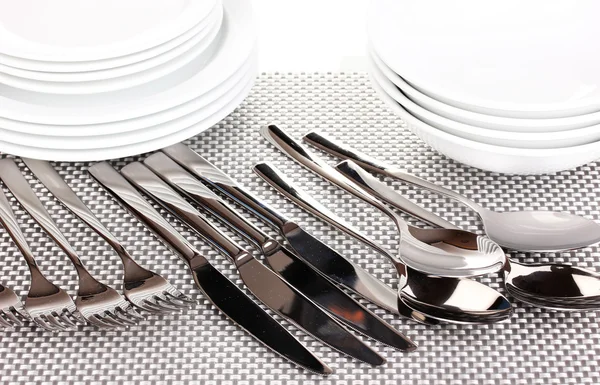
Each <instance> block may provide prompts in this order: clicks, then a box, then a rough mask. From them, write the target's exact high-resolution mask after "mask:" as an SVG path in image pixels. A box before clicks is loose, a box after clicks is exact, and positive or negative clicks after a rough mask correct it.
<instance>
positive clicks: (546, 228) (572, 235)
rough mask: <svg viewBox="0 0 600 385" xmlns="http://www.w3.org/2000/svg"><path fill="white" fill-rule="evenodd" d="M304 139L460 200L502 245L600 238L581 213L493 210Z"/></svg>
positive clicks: (321, 140) (319, 138) (336, 146)
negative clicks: (476, 215)
mask: <svg viewBox="0 0 600 385" xmlns="http://www.w3.org/2000/svg"><path fill="white" fill-rule="evenodd" d="M304 140H305V141H307V142H308V143H310V144H312V145H313V146H315V147H317V148H319V149H321V150H323V151H325V152H327V153H329V154H331V155H334V156H337V157H338V158H342V159H350V160H352V161H354V162H356V163H358V164H359V165H361V166H362V167H364V168H366V169H368V170H370V171H373V172H375V173H378V174H383V175H387V176H389V177H391V178H395V179H398V180H401V181H404V182H408V183H411V184H414V185H417V186H420V187H423V188H425V189H427V190H430V191H433V192H436V193H438V194H441V195H444V196H446V197H449V198H452V199H455V200H457V201H459V202H460V203H462V204H464V205H465V206H467V207H469V208H470V209H471V210H473V211H475V212H476V213H477V214H478V215H479V217H480V218H481V220H482V222H483V226H484V228H485V232H486V234H487V236H488V237H490V239H492V240H493V241H495V242H496V243H498V244H499V245H500V246H503V247H506V248H509V249H513V250H522V251H535V252H554V251H561V250H571V249H577V248H581V247H586V246H589V245H591V244H594V243H597V242H599V241H600V225H598V224H597V223H596V222H594V221H592V220H589V219H586V218H583V217H581V216H578V215H573V214H569V213H562V212H555V211H508V212H495V211H491V210H488V209H486V208H484V207H482V206H480V205H479V204H477V203H475V202H473V201H472V200H470V199H468V198H465V197H464V196H462V195H460V194H458V193H456V192H454V191H452V190H450V189H447V188H445V187H442V186H438V185H437V184H435V183H432V182H429V181H427V180H425V179H421V178H419V177H417V176H414V175H412V174H409V173H406V172H404V171H402V170H401V169H399V168H397V167H394V166H390V165H387V164H385V163H384V162H381V161H379V160H377V159H375V158H372V157H370V156H368V155H365V154H361V153H360V152H358V151H355V150H353V149H352V148H350V147H349V146H347V145H345V144H343V143H340V142H335V141H334V140H332V139H330V138H328V137H327V136H325V135H323V134H321V133H317V132H314V131H313V132H309V133H308V134H306V135H305V136H304Z"/></svg>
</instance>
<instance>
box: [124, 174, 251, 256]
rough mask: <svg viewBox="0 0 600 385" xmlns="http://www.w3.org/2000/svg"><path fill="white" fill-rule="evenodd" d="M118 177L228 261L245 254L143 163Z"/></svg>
mask: <svg viewBox="0 0 600 385" xmlns="http://www.w3.org/2000/svg"><path fill="white" fill-rule="evenodd" d="M121 174H123V176H124V177H125V178H126V179H127V180H128V181H129V182H131V183H132V184H133V185H134V186H135V187H137V188H138V189H140V190H141V191H143V192H144V193H145V194H147V195H149V196H150V197H151V198H152V199H154V200H155V201H156V203H158V204H160V205H161V206H163V207H164V208H165V209H166V210H168V211H169V212H171V213H172V214H173V215H174V216H175V217H177V218H180V219H181V220H182V221H183V222H185V223H186V224H188V225H190V226H191V227H192V228H193V229H194V230H196V231H197V232H198V234H199V235H200V236H202V238H204V239H205V240H206V241H208V242H209V243H210V244H211V245H212V246H214V247H215V248H216V249H218V250H219V251H220V252H222V253H223V254H225V255H226V256H228V257H229V258H230V259H232V260H233V259H235V258H236V257H237V256H238V255H239V254H241V253H242V252H245V251H244V249H243V248H242V247H240V246H238V245H237V244H236V243H235V242H234V241H233V240H231V239H230V238H229V237H227V236H226V235H225V234H223V233H222V232H221V231H220V230H219V229H217V228H216V227H214V226H213V225H212V224H211V223H210V222H208V221H207V220H206V219H205V218H204V217H203V216H202V214H200V213H199V212H198V210H196V209H195V208H194V207H192V205H190V204H189V203H188V202H187V201H186V200H185V199H183V197H182V196H181V195H179V194H177V192H176V191H175V190H173V189H172V188H171V187H169V186H168V185H167V184H166V183H165V182H163V181H162V179H160V178H159V177H158V176H157V175H156V174H154V173H153V172H152V171H150V169H149V168H148V167H146V166H144V165H143V164H142V163H140V162H133V163H130V164H128V165H127V166H125V167H123V168H122V169H121Z"/></svg>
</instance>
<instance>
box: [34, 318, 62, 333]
mask: <svg viewBox="0 0 600 385" xmlns="http://www.w3.org/2000/svg"><path fill="white" fill-rule="evenodd" d="M33 322H35V324H36V325H38V326H40V327H41V328H42V329H46V330H49V331H51V332H55V331H57V330H58V329H57V328H56V327H55V326H53V325H51V324H49V323H48V322H47V321H46V320H45V319H43V318H42V317H35V318H34V319H33Z"/></svg>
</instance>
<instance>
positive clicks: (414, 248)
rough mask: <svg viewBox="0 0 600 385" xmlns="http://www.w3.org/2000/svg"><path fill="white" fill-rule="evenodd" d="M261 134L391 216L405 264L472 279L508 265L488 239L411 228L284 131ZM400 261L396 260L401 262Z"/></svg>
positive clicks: (270, 128)
mask: <svg viewBox="0 0 600 385" xmlns="http://www.w3.org/2000/svg"><path fill="white" fill-rule="evenodd" d="M260 132H261V134H262V136H263V137H264V138H265V139H267V141H269V142H270V143H271V144H273V145H274V146H275V147H276V148H278V149H279V150H280V151H282V152H283V153H284V154H286V155H287V156H289V157H290V158H292V159H293V160H295V161H296V162H298V163H299V164H301V165H303V166H304V167H306V168H307V169H309V170H311V171H313V172H314V173H316V174H317V175H320V176H321V177H323V178H324V179H326V180H328V181H329V182H331V183H334V184H335V185H337V186H338V187H341V188H343V189H344V190H346V191H348V192H349V193H351V194H352V195H354V196H356V197H357V198H359V199H362V200H363V201H365V202H367V203H369V204H371V205H372V206H374V207H376V208H377V209H379V210H381V211H382V212H383V213H384V214H386V215H387V216H388V217H390V219H392V220H393V222H394V223H395V224H396V226H397V228H398V231H399V232H400V234H401V239H400V250H399V254H400V255H401V257H399V258H400V259H401V261H402V262H401V263H406V264H407V265H408V266H410V267H412V268H413V269H416V270H419V271H422V272H425V273H428V274H433V275H439V276H448V277H468V276H475V275H483V274H489V273H494V272H497V271H499V270H500V269H502V266H503V265H504V263H505V262H506V257H505V254H504V252H503V251H502V249H501V248H500V247H499V246H498V245H496V244H495V243H494V242H492V241H491V240H489V239H488V238H486V237H481V236H478V235H475V234H473V233H469V232H467V231H462V230H454V229H451V230H448V229H443V230H441V229H419V228H415V227H412V226H408V224H407V223H406V222H405V221H404V219H402V217H401V216H400V215H398V214H397V213H396V212H394V211H393V210H391V209H389V208H388V207H387V206H386V205H384V204H382V203H381V202H380V201H379V200H378V199H375V198H373V197H372V196H371V195H370V194H367V193H365V192H364V190H363V189H361V188H360V187H358V186H356V184H354V183H353V182H352V181H350V180H349V179H348V178H346V177H345V176H343V175H342V174H340V173H339V172H338V171H337V170H336V169H334V168H333V167H331V166H329V165H328V164H327V163H325V162H324V161H323V160H321V159H319V158H318V157H316V156H314V155H313V154H311V153H310V152H309V151H308V150H307V149H306V148H304V147H303V146H302V145H301V144H300V143H298V142H296V141H295V140H294V139H293V138H291V137H290V136H289V135H288V134H287V133H286V132H285V131H283V130H282V129H281V128H279V127H277V126H275V125H269V126H265V127H263V128H262V129H261V131H260ZM399 258H398V257H396V258H394V259H395V260H396V261H400V259H399Z"/></svg>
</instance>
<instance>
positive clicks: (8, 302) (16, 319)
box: [0, 284, 29, 329]
mask: <svg viewBox="0 0 600 385" xmlns="http://www.w3.org/2000/svg"><path fill="white" fill-rule="evenodd" d="M28 318H29V317H28V316H27V314H26V313H25V310H24V308H23V303H22V302H21V300H20V299H19V297H17V295H16V294H15V292H14V291H12V290H11V289H9V288H8V287H6V286H2V285H1V284H0V329H12V328H14V327H15V326H23V321H22V320H26V319H28Z"/></svg>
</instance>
